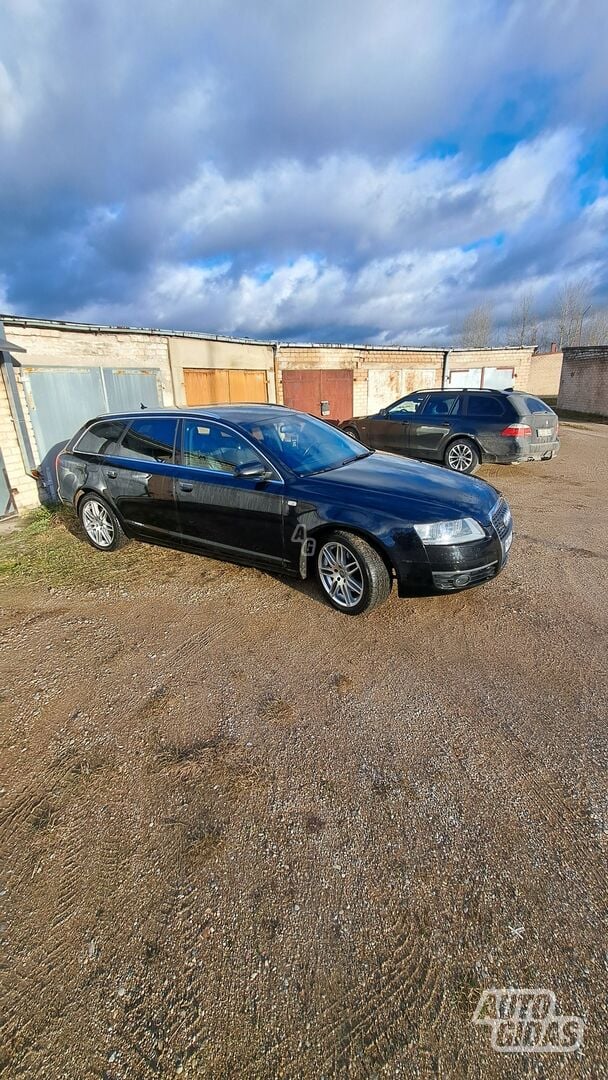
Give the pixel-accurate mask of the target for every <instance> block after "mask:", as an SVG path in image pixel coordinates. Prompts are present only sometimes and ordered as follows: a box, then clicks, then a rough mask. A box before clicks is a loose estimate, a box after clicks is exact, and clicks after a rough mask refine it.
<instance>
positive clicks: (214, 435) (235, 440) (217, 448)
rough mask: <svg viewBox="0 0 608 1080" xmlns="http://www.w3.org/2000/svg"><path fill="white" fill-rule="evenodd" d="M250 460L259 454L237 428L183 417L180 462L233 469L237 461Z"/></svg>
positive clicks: (204, 466)
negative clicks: (233, 429) (232, 429)
mask: <svg viewBox="0 0 608 1080" xmlns="http://www.w3.org/2000/svg"><path fill="white" fill-rule="evenodd" d="M250 461H262V458H260V457H259V455H258V454H256V452H255V450H254V449H253V447H252V446H251V445H250V444H249V443H248V441H247V439H244V438H243V437H242V436H241V435H239V434H238V432H235V431H230V430H229V429H228V428H223V427H220V425H219V424H210V423H209V422H208V421H207V420H184V436H183V449H182V464H183V465H189V466H190V467H191V468H195V469H211V470H212V471H213V472H223V473H233V472H234V470H235V469H236V468H237V466H238V465H246V464H248V463H249V462H250Z"/></svg>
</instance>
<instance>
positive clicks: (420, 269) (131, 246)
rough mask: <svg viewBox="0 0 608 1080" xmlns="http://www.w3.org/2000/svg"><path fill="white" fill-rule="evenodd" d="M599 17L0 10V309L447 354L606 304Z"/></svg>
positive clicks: (486, 11)
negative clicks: (485, 318) (522, 325)
mask: <svg viewBox="0 0 608 1080" xmlns="http://www.w3.org/2000/svg"><path fill="white" fill-rule="evenodd" d="M607 40H608V5H607V4H606V3H605V0H584V2H583V0H560V2H554V0H536V2H535V3H531V2H529V0H514V2H512V3H507V2H498V0H497V2H492V0H485V2H481V0H468V2H467V3H466V4H463V3H462V2H461V0H375V2H374V3H373V4H370V3H369V2H368V0H365V2H363V0H307V2H306V4H302V3H301V2H297V3H296V2H295V0H253V2H245V0H240V2H238V3H237V2H233V0H173V2H172V3H171V4H167V3H166V0H163V2H162V3H161V2H159V0H147V3H146V4H145V5H141V6H140V5H137V4H131V5H129V4H125V3H124V0H104V3H103V4H100V3H99V2H98V0H95V2H88V0H54V2H53V3H50V4H49V3H48V2H46V0H3V4H2V7H1V8H0V193H1V196H0V311H4V312H16V313H22V314H29V315H35V316H41V317H42V316H44V317H49V318H70V319H77V320H83V321H94V322H103V323H106V322H107V323H120V324H123V325H124V324H131V325H146V326H165V327H174V328H181V329H195V330H203V331H210V332H213V333H230V334H243V335H250V336H256V337H269V338H274V337H278V338H283V339H292V340H317V341H319V340H324V341H339V340H347V341H372V342H385V343H388V342H402V343H411V344H418V345H424V344H434V343H435V342H438V343H444V342H445V343H448V342H450V341H454V340H456V339H457V337H458V333H459V330H460V326H461V323H462V319H463V316H464V315H465V314H466V312H467V310H469V309H470V308H471V307H473V306H475V305H478V304H481V303H483V304H489V305H491V307H492V309H493V312H494V318H495V322H496V327H497V331H496V332H497V339H501V338H504V337H505V336H506V334H507V332H508V329H507V328H508V326H509V323H510V322H511V319H512V313H513V308H514V306H515V305H516V304H517V302H518V297H520V296H521V295H522V293H523V292H530V293H532V294H533V296H534V303H535V307H536V309H537V312H538V316H539V318H540V319H541V320H543V321H544V323H545V326H546V330H547V333H548V334H549V335H550V334H551V329H552V320H553V317H554V312H555V308H556V303H557V297H558V294H559V290H560V288H562V287H563V285H564V283H565V282H567V281H575V280H579V279H585V280H586V281H587V283H588V286H589V291H590V296H591V299H592V302H593V308H594V310H596V311H599V310H600V309H602V308H605V307H607V306H608V266H607V257H606V240H607V229H608V127H607V124H606V120H607V118H608V68H607V67H606V62H605V43H606V41H607Z"/></svg>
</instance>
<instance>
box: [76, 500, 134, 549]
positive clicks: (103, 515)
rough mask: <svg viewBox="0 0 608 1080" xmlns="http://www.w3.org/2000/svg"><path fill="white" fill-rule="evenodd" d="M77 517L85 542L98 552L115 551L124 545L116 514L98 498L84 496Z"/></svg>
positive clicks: (122, 533)
mask: <svg viewBox="0 0 608 1080" xmlns="http://www.w3.org/2000/svg"><path fill="white" fill-rule="evenodd" d="M78 516H79V517H80V521H81V523H82V527H83V529H84V531H85V533H86V536H87V540H88V541H89V543H90V544H92V545H93V547H94V548H97V550H98V551H115V550H116V548H118V547H121V546H122V544H124V543H126V539H127V538H126V536H125V534H124V532H123V531H122V528H121V526H120V522H119V520H118V518H117V517H116V514H115V513H114V511H113V510H111V509H110V507H109V506H108V504H107V503H106V502H104V500H103V499H101V498H99V496H97V495H85V496H84V497H83V498H82V499H81V501H80V504H79V506H78Z"/></svg>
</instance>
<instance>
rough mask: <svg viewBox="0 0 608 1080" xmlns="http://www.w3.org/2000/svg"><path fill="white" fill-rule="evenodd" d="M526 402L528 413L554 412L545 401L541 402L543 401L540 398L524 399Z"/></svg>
mask: <svg viewBox="0 0 608 1080" xmlns="http://www.w3.org/2000/svg"><path fill="white" fill-rule="evenodd" d="M524 401H525V403H526V409H527V410H528V412H531V413H535V412H549V413H552V412H553V409H551V408H550V407H549V405H547V403H546V402H545V401H541V399H540V398H538V397H526V398H524Z"/></svg>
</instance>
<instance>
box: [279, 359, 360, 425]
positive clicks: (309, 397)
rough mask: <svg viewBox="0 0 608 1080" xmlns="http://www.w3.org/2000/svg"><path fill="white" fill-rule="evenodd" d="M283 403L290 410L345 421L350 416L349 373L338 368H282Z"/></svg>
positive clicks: (350, 384)
mask: <svg viewBox="0 0 608 1080" xmlns="http://www.w3.org/2000/svg"><path fill="white" fill-rule="evenodd" d="M282 379H283V400H284V402H285V404H286V405H287V406H288V407H289V408H290V409H299V410H301V412H308V413H311V414H312V415H313V416H324V417H327V418H328V419H331V420H348V419H349V418H350V417H351V416H352V415H353V373H352V371H350V370H344V369H340V368H334V369H331V368H314V369H306V370H304V369H297V370H294V369H288V368H283V372H282Z"/></svg>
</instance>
